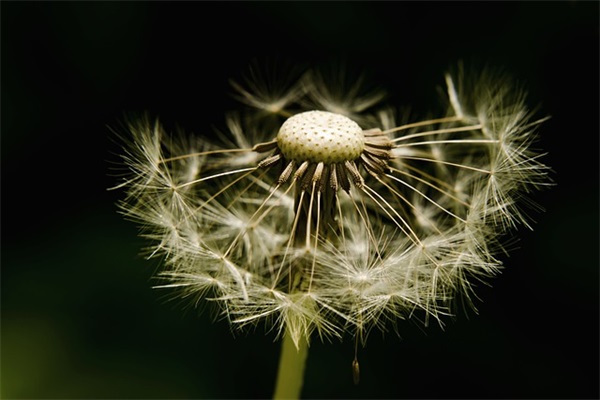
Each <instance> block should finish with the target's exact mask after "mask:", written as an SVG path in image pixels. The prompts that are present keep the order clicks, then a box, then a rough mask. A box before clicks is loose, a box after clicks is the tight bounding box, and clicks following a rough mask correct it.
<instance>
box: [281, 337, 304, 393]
mask: <svg viewBox="0 0 600 400" xmlns="http://www.w3.org/2000/svg"><path fill="white" fill-rule="evenodd" d="M307 358H308V342H307V340H306V338H304V337H301V338H300V340H299V341H298V344H297V346H296V343H294V340H293V339H292V336H291V335H289V334H286V335H284V337H283V341H282V343H281V354H280V357H279V369H278V371H277V382H276V384H275V393H274V394H273V399H275V400H282V399H299V398H300V394H301V392H302V384H303V382H304V370H305V367H306V360H307Z"/></svg>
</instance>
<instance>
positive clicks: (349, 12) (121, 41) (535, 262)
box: [0, 1, 599, 399]
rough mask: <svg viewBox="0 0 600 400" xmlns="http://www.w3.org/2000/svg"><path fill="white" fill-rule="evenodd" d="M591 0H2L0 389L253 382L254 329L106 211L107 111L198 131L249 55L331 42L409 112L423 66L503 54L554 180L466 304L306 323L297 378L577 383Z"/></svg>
mask: <svg viewBox="0 0 600 400" xmlns="http://www.w3.org/2000/svg"><path fill="white" fill-rule="evenodd" d="M598 8H599V7H598V3H597V2H578V1H570V2H507V3H499V2H490V3H487V2H486V3H483V2H481V3H476V2H465V3H431V2H422V3H418V2H410V3H394V2H381V3H379V2H377V3H373V2H334V3H321V2H306V3H295V2H281V3H275V2H266V3H254V2H243V3H231V2H222V3H212V2H198V3H195V2H172V3H167V2H61V3H53V2H43V3H38V2H2V5H1V19H2V20H1V40H2V42H1V51H2V54H1V56H2V57H1V60H2V68H1V74H2V75H1V78H2V85H1V86H2V88H1V94H2V102H1V103H2V118H1V124H2V125H1V128H2V132H1V133H2V146H1V151H2V202H1V203H2V268H1V274H2V275H1V307H2V308H1V318H2V319H1V376H0V377H1V381H0V384H1V396H2V398H7V399H9V398H14V399H19V398H28V399H37V398H65V399H68V398H78V399H87V398H94V399H97V398H107V399H113V398H114V399H116V398H120V399H123V398H172V399H178V398H203V399H204V398H268V397H270V396H271V394H272V389H273V384H274V379H275V374H276V368H277V361H278V355H279V345H278V343H274V339H275V337H274V335H273V334H271V333H265V331H264V329H262V328H258V329H257V330H256V331H255V332H247V333H236V334H232V332H231V331H230V328H229V326H228V325H227V323H226V322H224V321H219V320H218V319H217V321H216V322H215V321H214V320H215V318H214V317H215V313H214V310H212V309H211V308H210V307H204V308H203V310H198V309H194V308H193V307H192V306H190V305H189V304H187V303H185V302H180V301H170V300H169V299H170V297H169V293H166V292H162V291H160V290H155V289H152V288H151V286H152V285H153V281H152V276H153V275H154V273H155V272H156V271H157V270H158V268H159V267H160V264H159V262H158V261H156V260H153V261H145V260H144V259H143V257H141V256H140V255H139V252H140V249H141V247H143V246H144V241H143V240H142V239H139V238H138V237H137V228H136V227H135V226H134V225H133V224H131V223H129V222H127V221H124V220H123V219H122V218H121V216H120V215H119V214H118V213H117V207H116V206H115V202H117V201H118V199H120V198H121V196H122V193H121V192H119V191H107V188H109V187H111V186H114V185H115V183H116V182H117V180H116V178H115V177H114V174H113V171H111V168H112V164H111V163H112V162H115V161H117V160H118V157H117V156H116V155H115V154H117V153H119V152H120V150H119V148H118V146H117V145H116V144H115V143H114V142H113V140H114V134H113V133H111V130H110V129H109V127H113V128H117V129H118V128H119V126H120V123H121V122H122V121H123V120H124V116H125V115H128V114H129V113H138V112H145V111H147V112H148V113H149V114H150V115H152V116H158V117H160V118H161V120H162V122H163V123H164V124H165V126H166V127H167V128H168V129H169V130H170V131H174V130H176V129H178V128H182V129H184V130H185V131H187V132H193V133H203V134H210V133H211V132H213V127H214V126H216V127H220V126H223V122H224V120H223V114H224V112H225V111H227V110H230V109H232V108H235V107H236V104H235V102H234V100H233V99H232V98H231V96H230V95H231V92H232V90H231V88H230V86H229V84H228V79H229V78H237V79H239V78H240V77H241V76H242V74H243V73H244V71H246V69H247V67H248V65H249V64H250V62H251V61H252V60H253V59H255V58H256V59H258V60H263V59H271V60H284V61H289V62H291V63H292V64H298V65H313V64H319V63H327V62H328V61H330V60H331V59H332V58H344V59H346V60H348V62H349V63H350V64H351V65H352V67H353V68H355V69H357V70H365V71H368V72H370V73H371V77H372V79H371V80H372V81H373V82H374V83H376V84H379V85H381V86H383V87H385V88H386V89H387V90H388V91H389V93H390V99H389V100H390V102H391V103H393V104H395V105H398V106H409V107H410V108H411V109H412V110H413V111H414V112H415V113H417V114H419V113H421V114H424V113H426V112H427V111H429V110H432V108H433V107H434V104H437V98H438V93H437V91H436V90H437V88H439V87H441V86H442V85H443V73H444V72H445V71H446V70H447V69H448V68H449V67H452V66H453V65H455V64H456V62H458V61H459V60H464V61H465V65H466V66H469V65H482V64H488V65H492V66H499V67H503V68H504V69H505V70H506V71H508V72H510V73H511V75H512V76H513V77H514V78H515V79H516V80H517V81H518V82H521V83H523V84H524V85H525V86H526V87H527V88H528V90H529V100H528V101H529V104H530V105H531V106H532V107H535V106H537V105H540V114H539V115H540V116H544V115H547V114H550V115H552V119H551V120H550V121H548V122H546V123H545V124H544V125H543V127H542V130H541V133H542V137H541V142H540V144H539V147H540V148H542V149H544V150H546V151H548V152H549V155H548V156H547V157H546V158H545V161H546V162H547V163H548V164H549V165H551V166H552V167H553V168H554V170H555V175H554V178H555V180H556V181H557V183H558V185H557V186H556V187H554V188H552V189H551V190H548V191H546V192H543V193H540V194H537V195H536V196H535V200H536V201H537V202H539V203H541V204H542V205H543V206H544V207H545V208H546V211H545V212H544V213H538V214H534V217H535V219H536V220H537V223H536V224H535V226H534V227H535V231H533V232H531V231H528V230H526V229H521V230H520V231H519V232H517V233H516V236H517V237H518V238H519V241H518V243H517V246H516V249H515V250H514V251H512V253H511V256H510V257H505V258H503V260H504V261H505V263H506V269H505V271H504V273H503V274H502V275H501V276H500V277H498V278H497V279H494V280H493V281H491V284H492V287H485V286H482V287H480V288H479V289H478V294H479V295H480V297H481V300H482V301H480V302H478V303H477V305H478V310H479V313H478V314H475V313H474V312H467V313H465V312H461V313H459V315H458V316H457V317H456V318H454V319H448V320H447V321H446V326H445V328H444V330H442V329H440V327H438V326H430V327H429V328H426V329H424V328H422V327H419V326H418V325H416V324H414V323H408V322H401V323H399V331H400V334H401V337H400V338H399V337H398V336H396V334H395V333H393V332H390V333H388V334H386V335H384V336H382V335H381V334H379V333H374V334H372V336H371V337H370V339H369V341H368V344H367V347H366V348H364V349H362V350H361V351H360V353H359V358H360V362H361V371H362V381H361V383H360V385H359V386H354V385H353V384H352V379H351V369H350V365H351V361H352V358H353V342H352V340H351V338H346V340H345V341H343V342H341V343H340V342H337V341H335V342H332V343H325V344H322V343H320V342H318V341H316V340H315V341H314V343H313V345H312V347H311V349H310V355H309V360H308V367H307V374H306V380H305V385H304V390H303V396H304V397H306V398H570V399H574V398H598V396H599V392H598V372H599V371H598V355H599V349H598V342H599V336H598V311H599V310H598V308H599V307H598V303H599V298H598V282H599V279H598V278H599V276H598V275H599V274H598V271H599V268H598V267H599V263H598V243H599V241H598V239H599V238H598V221H599V219H598V208H599V207H598V205H599V204H598V193H599V190H598V182H599V176H598V171H599V169H598V167H599V166H598V150H599V146H598V144H599V143H598V137H599V129H598V128H599V126H598V110H599V108H598V87H599V85H598V84H599V82H598V73H599V69H598V58H599V57H598V49H599V46H598V44H599V43H598V15H599V9H598Z"/></svg>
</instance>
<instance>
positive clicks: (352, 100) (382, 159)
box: [119, 69, 551, 343]
mask: <svg viewBox="0 0 600 400" xmlns="http://www.w3.org/2000/svg"><path fill="white" fill-rule="evenodd" d="M344 74H345V72H344ZM251 75H252V77H253V78H255V79H258V80H259V81H260V82H258V83H257V82H254V83H253V81H251V80H247V81H246V84H245V85H244V84H240V83H234V84H233V87H234V88H235V89H236V90H237V91H238V93H239V96H238V99H239V100H240V101H241V102H242V103H243V104H244V105H245V106H247V107H249V109H244V110H243V112H236V113H232V114H227V116H226V119H225V121H226V123H225V125H226V129H224V130H223V131H220V132H219V144H216V143H215V142H214V141H212V140H210V139H208V138H207V137H189V138H185V137H180V136H179V135H168V134H167V133H166V132H164V130H163V128H162V127H161V125H160V124H159V123H158V122H154V123H153V122H151V121H150V120H148V119H147V118H144V119H141V120H140V121H137V122H132V123H131V124H130V125H129V129H130V131H131V139H129V140H128V141H127V143H126V145H125V153H124V156H123V161H124V163H125V165H126V167H127V170H128V172H127V174H126V176H125V177H124V179H123V181H122V183H121V184H120V185H119V187H122V188H124V189H125V198H124V199H123V201H122V202H121V203H120V206H121V209H122V211H123V213H124V214H125V215H126V216H127V217H128V218H130V219H132V220H133V221H135V222H137V223H138V224H139V225H140V226H141V227H142V229H143V235H144V236H146V237H147V238H148V239H150V241H151V242H152V247H150V248H149V249H148V253H149V254H150V256H162V257H164V259H165V271H164V272H163V273H161V274H160V276H159V277H160V278H161V279H162V280H163V282H161V285H160V286H161V287H165V288H167V287H168V288H173V289H180V290H181V295H182V296H185V297H187V296H190V297H192V298H194V299H198V298H199V297H203V296H204V297H207V296H208V294H209V293H210V299H211V300H213V303H215V304H219V305H220V306H221V309H222V311H223V313H224V315H225V316H226V317H227V320H228V321H230V322H231V323H232V324H233V325H235V326H238V327H240V328H241V327H244V326H247V325H254V324H257V323H259V322H265V323H266V324H267V326H268V328H269V329H271V330H273V331H275V332H277V333H278V334H284V333H286V332H287V334H289V335H290V336H291V337H292V339H293V340H294V342H296V343H298V342H299V340H300V339H301V338H305V339H306V340H309V339H310V336H311V335H312V334H313V333H316V334H317V335H318V336H319V337H322V338H324V337H331V336H332V337H341V336H343V335H344V333H349V334H352V335H356V336H357V337H360V338H361V340H366V335H367V332H370V331H371V330H372V328H380V329H382V330H385V329H386V327H385V325H386V324H387V323H388V322H394V321H396V320H397V319H399V318H400V319H411V320H412V319H416V318H419V319H420V320H422V321H423V322H424V323H425V324H427V323H428V321H429V320H430V319H431V320H435V321H440V323H441V319H442V317H444V316H446V315H449V314H452V312H453V310H452V307H451V304H452V301H453V299H454V298H455V297H457V296H464V297H466V298H467V300H468V302H470V300H469V299H470V298H471V297H473V292H474V290H475V286H476V283H477V282H479V281H486V280H487V279H489V278H490V277H492V276H494V275H495V274H497V273H498V271H499V270H500V268H501V266H502V265H501V263H500V261H499V260H498V259H497V258H496V256H495V255H496V254H497V253H498V252H499V251H502V250H503V247H502V245H501V239H500V238H501V237H502V236H503V235H506V234H507V233H509V232H510V231H511V230H512V229H514V228H516V227H518V226H521V225H524V226H527V227H531V224H530V218H529V216H528V215H527V214H526V213H525V212H524V210H523V205H527V204H528V202H527V197H526V195H527V194H528V193H530V192H531V191H533V190H537V189H541V188H544V187H547V186H548V185H550V184H551V180H550V178H549V177H548V172H549V171H548V167H546V166H545V165H544V164H543V163H542V161H541V159H540V157H541V155H540V154H538V153H537V152H536V151H534V150H533V149H532V144H533V143H534V142H535V138H536V133H537V128H538V126H539V125H540V123H541V122H543V121H544V119H533V115H532V113H531V112H530V111H528V109H527V108H526V106H525V97H524V95H523V92H522V91H520V90H518V89H514V88H513V87H512V86H510V85H509V84H508V83H506V80H502V79H498V78H497V77H495V76H493V75H489V74H482V75H481V76H479V77H477V76H466V75H464V74H448V75H446V76H445V81H446V87H447V92H446V98H445V100H444V101H445V102H446V103H447V104H448V109H447V112H446V113H445V114H443V115H440V116H439V117H437V118H432V119H428V120H423V121H414V122H407V123H405V124H403V125H397V123H396V121H406V116H404V115H396V113H395V112H394V111H393V110H394V109H393V108H391V107H389V106H387V105H383V104H380V102H381V100H382V99H383V95H382V93H381V92H380V91H370V92H364V91H363V90H362V89H361V87H360V84H361V82H362V80H361V79H355V80H352V79H349V78H348V77H347V76H345V75H344V76H340V77H338V78H340V80H341V81H343V82H345V83H346V85H343V84H341V83H340V82H339V81H338V80H336V79H333V80H330V79H329V78H327V77H326V75H323V74H320V73H316V72H314V71H308V72H307V73H306V74H305V75H302V76H300V77H299V78H298V79H297V80H290V79H281V77H280V76H279V75H276V74H275V76H279V78H280V79H279V81H281V82H284V83H285V84H284V85H282V86H281V87H279V88H274V87H273V85H272V84H269V83H266V82H263V80H264V79H265V77H267V76H270V75H271V73H266V74H261V73H259V72H258V70H256V69H255V70H254V72H253V73H252V74H251ZM342 75H343V74H342ZM341 78H343V79H341ZM348 82H352V84H350V85H348V84H347V83H348ZM417 315H420V316H417Z"/></svg>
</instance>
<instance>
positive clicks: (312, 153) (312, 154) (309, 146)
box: [277, 111, 365, 164]
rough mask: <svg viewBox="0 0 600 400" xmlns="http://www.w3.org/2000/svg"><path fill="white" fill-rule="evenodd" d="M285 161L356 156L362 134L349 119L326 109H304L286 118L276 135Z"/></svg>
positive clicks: (360, 149)
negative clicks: (304, 110)
mask: <svg viewBox="0 0 600 400" xmlns="http://www.w3.org/2000/svg"><path fill="white" fill-rule="evenodd" d="M277 145H278V146H279V149H280V150H281V152H282V153H283V155H284V157H285V158H286V159H287V160H293V161H296V162H299V163H302V162H305V161H309V162H314V163H320V162H322V163H324V164H333V163H340V162H344V161H352V160H355V159H357V158H358V157H360V155H361V153H362V152H363V150H364V147H365V137H364V135H363V130H362V129H361V127H360V126H358V124H357V123H356V122H354V121H352V120H351V119H350V118H348V117H345V116H343V115H340V114H334V113H331V112H327V111H307V112H303V113H300V114H296V115H294V116H292V117H290V118H288V119H287V120H286V121H285V122H284V123H283V125H282V126H281V128H280V129H279V133H278V134H277Z"/></svg>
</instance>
